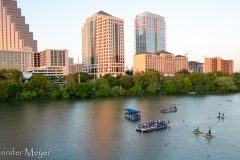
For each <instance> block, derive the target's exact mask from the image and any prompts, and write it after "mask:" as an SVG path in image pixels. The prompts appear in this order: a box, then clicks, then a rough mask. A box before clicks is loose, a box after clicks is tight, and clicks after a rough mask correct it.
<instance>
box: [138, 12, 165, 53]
mask: <svg viewBox="0 0 240 160" xmlns="http://www.w3.org/2000/svg"><path fill="white" fill-rule="evenodd" d="M161 50H166V22H165V18H164V17H162V16H160V15H157V14H154V13H150V12H144V13H142V14H139V15H137V16H136V19H135V53H139V52H149V53H156V52H159V51H161Z"/></svg>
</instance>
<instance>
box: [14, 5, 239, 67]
mask: <svg viewBox="0 0 240 160" xmlns="http://www.w3.org/2000/svg"><path fill="white" fill-rule="evenodd" d="M107 2H109V3H107ZM136 2H138V3H137V4H138V7H134V9H133V6H135V5H136ZM144 2H145V1H135V0H133V1H131V2H129V1H126V0H123V1H115V2H111V1H107V0H105V1H101V2H98V1H94V0H92V1H88V2H78V1H76V0H74V1H73V2H71V3H69V2H66V1H64V0H60V1H58V3H57V5H56V2H49V1H47V0H42V1H28V2H26V1H24V0H18V8H21V9H22V15H23V16H26V23H27V24H30V31H32V32H34V39H36V40H38V48H39V50H43V49H45V48H66V49H68V50H69V56H70V57H74V59H75V62H76V60H77V57H78V56H79V57H82V53H81V52H82V46H81V44H82V41H81V38H82V35H81V27H82V24H83V23H84V22H85V19H86V18H87V17H88V16H89V15H93V14H94V13H96V12H98V11H100V10H103V11H105V12H107V13H109V14H111V15H114V16H116V17H119V18H121V19H123V20H124V28H125V35H124V36H125V66H128V68H130V67H132V66H133V55H134V53H135V52H134V18H135V16H136V15H137V14H139V13H143V12H145V11H148V12H152V13H156V14H159V15H160V16H163V17H165V18H166V23H167V29H166V32H167V34H166V37H167V42H166V44H167V46H166V47H167V51H168V52H172V53H175V54H180V55H184V54H185V53H186V52H189V51H191V53H190V54H188V60H189V61H199V62H201V63H203V62H204V56H207V57H208V58H211V57H216V56H218V57H221V58H222V59H226V60H230V59H232V60H234V62H235V63H234V71H239V70H240V59H239V58H238V53H239V52H240V48H239V46H240V42H239V40H238V37H240V30H239V28H240V22H238V21H237V20H238V19H239V18H240V2H238V1H230V2H219V1H217V0H213V1H211V2H209V1H207V0H203V1H201V2H198V3H197V2H192V1H190V0H184V1H181V2H178V1H173V2H164V1H159V0H158V1H153V2H151V3H144ZM92 4H94V7H93V6H92ZM41 8H44V12H43V11H42V10H41ZM80 61H81V59H80Z"/></svg>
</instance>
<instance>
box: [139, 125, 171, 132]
mask: <svg viewBox="0 0 240 160" xmlns="http://www.w3.org/2000/svg"><path fill="white" fill-rule="evenodd" d="M167 127H168V126H167V125H163V126H154V127H146V128H144V127H141V128H139V127H137V128H136V129H135V130H136V131H140V132H150V131H154V130H159V129H164V128H167Z"/></svg>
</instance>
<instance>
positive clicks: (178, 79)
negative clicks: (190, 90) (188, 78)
mask: <svg viewBox="0 0 240 160" xmlns="http://www.w3.org/2000/svg"><path fill="white" fill-rule="evenodd" d="M184 77H185V75H184V74H180V73H176V74H175V75H174V77H173V81H174V82H175V84H176V86H177V92H181V91H182V88H183V86H184V84H183V79H184Z"/></svg>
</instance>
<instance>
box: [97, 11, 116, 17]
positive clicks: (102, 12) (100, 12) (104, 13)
mask: <svg viewBox="0 0 240 160" xmlns="http://www.w3.org/2000/svg"><path fill="white" fill-rule="evenodd" d="M96 14H102V15H106V16H112V15H110V14H108V13H106V12H104V11H99V12H97V13H96ZM112 17H113V16H112Z"/></svg>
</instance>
